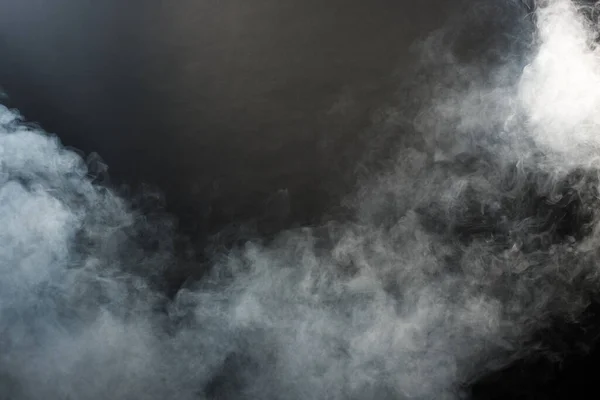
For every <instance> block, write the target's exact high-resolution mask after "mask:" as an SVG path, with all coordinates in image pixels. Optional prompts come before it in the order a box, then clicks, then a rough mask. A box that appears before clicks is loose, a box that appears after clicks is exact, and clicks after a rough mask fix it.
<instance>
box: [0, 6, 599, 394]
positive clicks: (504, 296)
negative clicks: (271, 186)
mask: <svg viewBox="0 0 600 400" xmlns="http://www.w3.org/2000/svg"><path fill="white" fill-rule="evenodd" d="M470 7H471V8H470V9H469V12H467V13H466V14H463V15H462V16H461V17H460V18H457V19H456V20H453V21H451V22H450V23H449V26H448V27H445V28H444V29H442V30H440V31H438V32H436V33H434V34H433V35H431V36H430V37H429V38H427V40H424V41H423V42H422V43H420V44H419V45H418V46H417V47H418V48H419V51H420V52H421V54H422V62H421V64H420V65H419V68H417V70H416V72H415V79H414V84H413V85H412V86H411V87H410V88H409V89H407V90H404V91H402V90H401V91H399V95H398V102H397V104H395V105H394V106H393V107H390V109H389V111H387V112H385V113H383V116H382V117H381V118H380V120H379V122H377V124H376V126H375V127H374V128H373V131H374V132H376V135H378V136H377V138H376V139H374V140H373V148H372V149H371V151H372V154H380V153H378V150H377V147H378V146H380V147H385V144H386V143H388V142H389V141H390V140H391V141H392V142H394V143H396V144H395V145H394V147H393V148H394V151H393V156H392V157H391V159H386V161H385V162H380V163H379V167H378V168H375V167H369V170H370V171H371V172H370V173H368V174H364V176H362V179H361V184H360V185H359V187H358V189H357V190H356V193H355V194H354V195H353V196H352V197H351V198H349V199H348V201H347V202H346V204H345V207H346V208H347V209H348V210H349V212H348V214H350V215H352V217H350V218H347V219H344V220H336V221H329V222H327V223H323V224H322V225H321V226H314V227H305V228H302V229H294V230H289V231H285V232H281V233H280V234H278V235H277V236H276V237H275V238H274V239H272V240H259V239H256V240H251V241H248V242H247V243H245V244H243V245H241V246H237V247H235V248H233V249H228V250H226V251H225V250H218V251H214V252H213V253H212V254H211V267H210V269H209V270H208V272H207V273H206V274H205V275H204V276H203V277H202V278H201V279H199V280H197V281H195V282H188V283H187V284H186V285H185V287H183V288H181V290H179V291H178V292H177V294H176V295H175V296H174V297H173V298H168V297H167V296H165V295H164V292H163V291H162V290H161V288H160V285H159V284H157V282H159V281H160V277H161V276H162V275H163V274H165V273H166V272H167V271H168V270H169V269H170V268H173V267H174V266H176V265H177V263H178V262H179V260H178V259H177V257H176V254H175V250H174V248H175V240H176V235H177V234H176V229H175V223H174V221H173V220H172V219H170V218H169V217H168V216H165V215H163V214H161V213H154V214H148V213H144V212H142V211H141V210H139V209H138V208H136V207H134V206H133V205H132V202H131V201H130V200H126V199H123V198H122V197H120V196H119V195H117V194H116V193H115V192H114V191H113V190H111V189H110V188H108V187H107V185H105V184H103V183H102V182H99V179H98V176H99V175H102V174H104V171H105V166H104V165H103V164H102V163H101V162H100V161H99V160H98V158H97V157H93V158H92V159H91V160H89V162H88V163H86V162H85V161H84V160H83V159H82V158H81V157H80V156H79V155H78V154H77V153H75V152H73V151H70V150H68V149H65V148H64V147H63V146H62V145H61V144H60V143H59V141H58V140H57V139H56V138H55V137H53V136H52V135H48V134H46V133H45V132H43V131H41V130H40V129H39V128H37V127H35V126H31V125H28V124H26V123H25V122H24V121H23V120H22V118H21V117H20V116H19V115H18V114H17V113H16V112H15V111H11V110H8V109H6V108H1V109H0V226H1V227H2V229H1V230H0V238H1V241H0V243H2V245H1V246H0V274H1V279H0V329H1V335H0V347H1V349H2V351H1V353H0V393H2V394H1V395H0V397H1V398H5V399H18V400H21V399H40V398H46V399H81V400H84V399H104V398H113V399H242V398H243V399H369V398H378V399H438V400H442V399H457V398H463V397H465V396H468V391H467V390H466V387H467V386H468V384H469V383H471V382H473V381H474V380H476V379H477V378H479V377H480V376H481V375H482V374H484V373H487V372H490V371H494V370H497V369H499V368H501V367H503V366H505V365H507V364H508V363H510V362H512V361H513V360H515V359H518V358H522V357H527V356H528V355H530V354H531V353H533V352H541V353H544V351H545V350H544V349H543V346H541V345H540V343H538V342H536V339H535V338H536V336H535V333H536V332H539V331H540V330H542V329H545V328H548V327H549V326H550V325H551V323H552V322H553V321H555V320H557V319H559V320H564V321H575V322H576V321H577V320H578V319H579V318H580V316H581V313H582V312H583V311H584V310H585V309H586V307H588V305H589V304H590V303H591V301H592V300H593V298H594V296H595V294H596V293H597V292H598V285H599V284H600V282H599V279H600V277H599V276H598V267H597V260H598V257H599V255H598V241H599V240H600V230H599V227H600V225H598V222H599V219H598V215H597V211H596V210H597V209H598V203H599V202H600V200H599V198H598V179H599V174H598V172H599V171H600V159H599V157H598V154H599V152H598V151H599V149H600V136H598V133H600V117H599V116H598V113H597V112H596V110H598V109H599V106H600V94H599V93H600V91H599V89H600V58H599V56H600V54H599V53H598V52H599V49H598V46H597V43H596V39H597V33H598V30H597V26H596V22H595V20H594V18H593V17H594V15H595V8H594V6H593V5H589V4H587V5H582V4H579V3H576V2H571V1H567V0H547V1H542V2H539V3H538V4H537V6H536V7H537V8H536V9H535V10H533V9H531V11H529V9H527V12H526V13H523V12H522V10H523V8H522V6H521V5H520V4H517V3H513V2H503V1H479V2H475V4H474V5H473V4H471V5H470ZM465 15H466V16H465ZM485 16H488V17H485ZM485 18H489V21H491V22H492V23H496V24H498V26H499V27H501V28H502V29H504V31H503V32H504V34H505V35H504V36H502V37H501V39H498V41H495V40H496V39H497V38H496V39H490V40H488V41H487V42H485V43H484V46H487V48H482V49H480V53H479V54H477V55H476V56H474V55H473V54H470V53H469V52H468V51H464V49H462V48H461V43H462V41H464V40H469V38H468V37H467V36H468V35H467V36H465V32H466V31H467V30H468V28H469V27H470V26H471V25H465V24H467V22H468V23H472V22H473V21H476V22H477V21H479V22H481V21H484V19H485ZM465 20H467V21H465ZM465 26H466V28H465ZM527 27H529V28H527ZM375 158H377V157H375ZM88 164H89V165H88ZM365 165H372V164H369V162H365ZM373 171H377V172H373Z"/></svg>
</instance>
